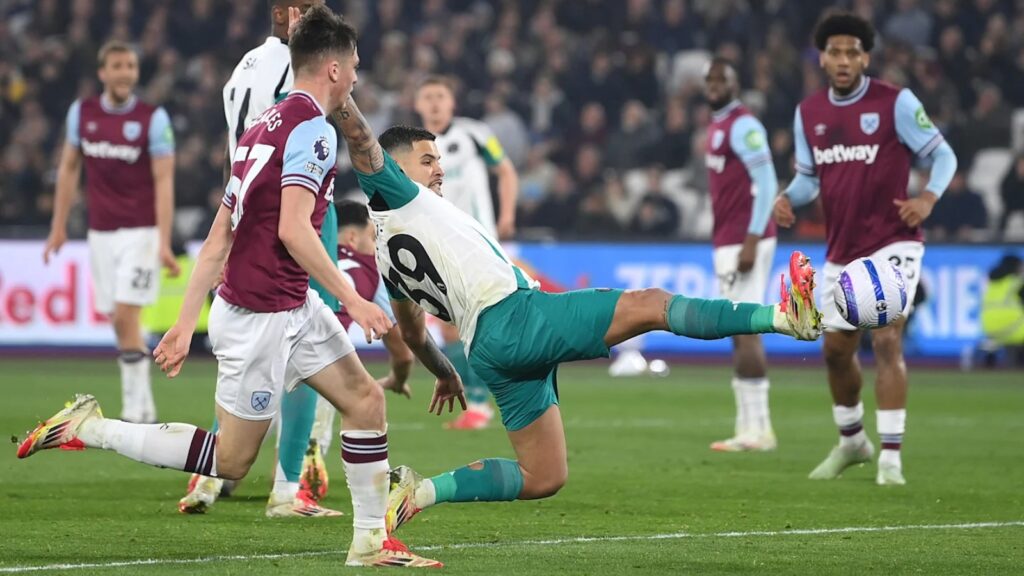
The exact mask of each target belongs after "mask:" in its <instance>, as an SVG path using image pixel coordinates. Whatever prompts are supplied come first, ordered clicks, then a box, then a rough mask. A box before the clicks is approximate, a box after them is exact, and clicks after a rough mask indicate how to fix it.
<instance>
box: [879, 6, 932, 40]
mask: <svg viewBox="0 0 1024 576" xmlns="http://www.w3.org/2000/svg"><path fill="white" fill-rule="evenodd" d="M884 33H885V36H886V37H887V38H899V39H900V40H901V41H903V42H906V43H908V44H910V45H911V46H915V47H916V46H926V45H927V44H928V41H929V40H931V36H932V17H931V15H930V14H928V13H927V12H925V11H924V10H922V9H921V7H920V6H918V2H917V0H898V1H897V2H896V13H895V14H893V15H892V16H889V19H888V20H887V21H886V22H885V29H884Z"/></svg>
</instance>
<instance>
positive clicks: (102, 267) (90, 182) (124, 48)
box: [43, 41, 179, 422]
mask: <svg viewBox="0 0 1024 576" xmlns="http://www.w3.org/2000/svg"><path fill="white" fill-rule="evenodd" d="M98 76H99V79H100V82H101V83H102V84H103V93H102V94H101V95H100V96H98V97H92V98H85V99H81V100H75V102H74V103H73V104H72V105H71V108H70V109H68V115H67V133H66V136H65V140H64V149H63V151H62V152H61V157H60V166H59V167H58V169H57V194H56V199H55V202H54V209H53V221H52V223H51V225H50V236H49V238H47V240H46V247H45V249H44V250H43V261H44V262H46V263H47V264H48V263H49V262H50V258H51V257H53V256H54V255H56V254H57V252H59V251H60V249H61V247H62V246H63V245H64V242H66V241H67V221H68V212H69V211H70V210H71V203H72V201H73V200H74V198H75V196H76V195H77V193H78V182H79V179H80V176H81V173H82V165H83V164H84V165H85V188H86V193H87V204H88V207H89V234H88V242H89V259H90V269H91V271H92V278H93V299H94V305H95V307H96V310H97V311H98V312H100V313H102V314H105V315H107V317H109V318H110V322H111V323H112V324H113V325H114V334H115V335H116V336H117V349H118V351H119V355H118V359H117V363H118V365H119V366H120V369H121V418H122V419H124V420H126V421H129V422H156V405H155V403H154V402H153V391H152V388H151V387H150V377H149V367H150V360H149V352H148V350H147V349H146V344H145V341H144V337H143V334H142V324H141V322H140V315H141V312H142V307H143V306H146V305H148V304H152V303H153V302H154V301H156V297H157V293H158V290H159V277H158V272H159V269H160V266H161V264H162V265H163V266H164V267H166V268H167V269H168V271H169V273H170V274H171V275H172V277H173V276H177V275H178V273H179V268H178V263H177V261H176V259H175V258H174V253H173V251H172V250H171V227H172V224H173V221H174V131H173V130H172V129H171V121H170V118H169V117H168V116H167V112H166V111H164V109H163V108H162V107H158V106H153V105H151V104H147V103H146V102H143V101H142V100H140V99H139V98H138V97H137V96H136V95H135V93H134V90H135V86H136V84H138V82H139V57H138V55H137V54H136V53H135V52H134V51H133V50H132V49H131V48H130V47H129V46H128V45H127V44H125V43H123V42H119V41H111V42H107V43H106V44H104V45H103V47H102V48H100V51H99V71H98Z"/></svg>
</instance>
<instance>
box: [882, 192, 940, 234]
mask: <svg viewBox="0 0 1024 576" xmlns="http://www.w3.org/2000/svg"><path fill="white" fill-rule="evenodd" d="M938 199H939V198H938V197H937V196H936V195H935V194H932V193H931V192H924V193H923V194H921V195H920V196H918V197H916V198H908V199H907V200H900V199H899V198H896V199H895V200H893V201H892V203H893V204H895V205H896V206H898V207H899V209H900V219H901V220H903V223H904V224H906V225H907V226H910V227H911V228H915V227H917V226H920V225H921V223H922V222H924V221H925V220H927V219H928V216H930V215H931V213H932V208H933V207H935V202H936V201H937V200H938Z"/></svg>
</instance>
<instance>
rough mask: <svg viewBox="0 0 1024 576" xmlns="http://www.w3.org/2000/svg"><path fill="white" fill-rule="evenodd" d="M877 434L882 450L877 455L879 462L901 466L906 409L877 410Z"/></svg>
mask: <svg viewBox="0 0 1024 576" xmlns="http://www.w3.org/2000/svg"><path fill="white" fill-rule="evenodd" d="M875 414H876V416H877V418H878V421H877V426H878V435H879V437H880V440H881V443H882V452H881V454H879V456H878V463H879V464H892V465H895V466H902V462H901V461H900V448H901V447H902V445H903V433H904V431H905V430H906V426H907V410H906V408H900V409H897V410H877V411H876V412H875Z"/></svg>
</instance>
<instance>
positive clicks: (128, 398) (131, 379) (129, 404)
mask: <svg viewBox="0 0 1024 576" xmlns="http://www.w3.org/2000/svg"><path fill="white" fill-rule="evenodd" d="M117 365H118V367H119V368H120V369H121V417H122V418H127V419H130V420H138V421H142V420H147V419H154V418H156V406H155V404H154V402H153V389H152V386H151V383H150V377H149V365H150V360H149V354H147V353H146V351H145V350H124V351H122V352H121V353H120V355H119V356H118V358H117Z"/></svg>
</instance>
